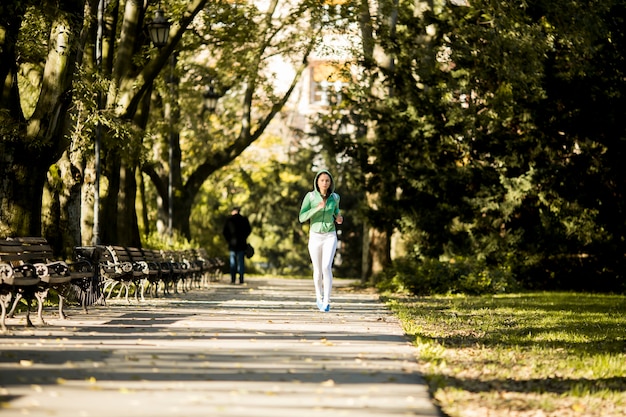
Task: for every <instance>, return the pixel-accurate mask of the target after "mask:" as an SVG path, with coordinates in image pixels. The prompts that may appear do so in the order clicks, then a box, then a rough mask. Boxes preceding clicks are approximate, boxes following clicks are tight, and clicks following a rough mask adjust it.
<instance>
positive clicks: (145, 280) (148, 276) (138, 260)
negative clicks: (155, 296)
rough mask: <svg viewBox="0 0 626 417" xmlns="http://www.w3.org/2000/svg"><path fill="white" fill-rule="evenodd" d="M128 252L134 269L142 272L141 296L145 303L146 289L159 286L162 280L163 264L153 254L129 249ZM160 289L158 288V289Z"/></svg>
mask: <svg viewBox="0 0 626 417" xmlns="http://www.w3.org/2000/svg"><path fill="white" fill-rule="evenodd" d="M126 252H128V255H129V256H130V259H131V261H132V263H133V269H135V270H138V271H141V274H142V277H141V279H140V281H139V288H138V289H139V290H140V292H139V295H140V297H141V300H142V301H144V300H145V298H144V292H145V289H146V288H148V290H149V289H150V287H151V286H153V285H157V284H158V282H159V280H160V279H161V264H160V263H159V262H158V260H156V259H154V256H153V253H152V252H149V251H146V250H142V249H141V248H134V247H127V248H126ZM157 288H158V287H157Z"/></svg>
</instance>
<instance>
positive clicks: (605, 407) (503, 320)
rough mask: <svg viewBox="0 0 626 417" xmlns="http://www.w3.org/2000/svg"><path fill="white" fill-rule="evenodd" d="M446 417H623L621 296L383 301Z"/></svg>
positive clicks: (624, 300)
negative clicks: (412, 345)
mask: <svg viewBox="0 0 626 417" xmlns="http://www.w3.org/2000/svg"><path fill="white" fill-rule="evenodd" d="M388 303H389V305H390V306H391V307H392V308H393V309H394V311H396V313H397V314H398V316H399V317H400V319H401V321H402V323H403V326H404V330H405V332H406V333H407V334H408V335H409V336H410V337H412V338H413V340H414V343H415V346H416V348H417V352H418V358H417V359H418V363H419V365H420V369H421V371H422V372H423V374H424V375H425V377H426V379H427V380H428V382H429V384H430V389H431V392H432V395H433V397H434V398H435V400H436V401H437V402H438V403H439V405H440V406H441V408H442V410H443V411H444V412H445V413H447V414H448V415H449V416H454V417H456V416H480V415H490V416H512V415H515V416H536V415H542V416H570V415H571V416H578V415H579V416H598V417H599V416H602V417H606V416H618V415H619V416H622V415H626V314H625V313H626V297H624V296H617V295H595V294H573V293H532V294H515V295H500V296H482V297H463V296H448V297H444V296H441V297H419V298H417V297H415V298H410V297H400V296H390V297H389V298H388Z"/></svg>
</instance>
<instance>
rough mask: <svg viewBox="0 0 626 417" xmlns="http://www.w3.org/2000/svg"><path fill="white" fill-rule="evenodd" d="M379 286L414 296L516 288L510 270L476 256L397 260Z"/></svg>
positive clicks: (506, 290) (496, 292)
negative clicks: (444, 259)
mask: <svg viewBox="0 0 626 417" xmlns="http://www.w3.org/2000/svg"><path fill="white" fill-rule="evenodd" d="M383 274H384V277H383V279H382V280H380V282H379V284H378V288H379V289H381V290H384V291H394V292H397V291H401V292H408V293H410V294H413V295H433V294H471V295H478V294H498V293H503V292H510V291H513V290H516V289H517V285H516V283H515V280H514V277H513V274H512V273H511V271H510V269H508V268H506V267H503V266H490V265H487V264H486V263H485V262H484V261H479V260H476V259H464V258H460V259H459V258H455V259H451V260H449V261H441V260H436V259H425V260H421V261H420V260H415V259H410V258H402V259H396V260H394V262H393V265H392V266H391V267H390V268H388V269H386V270H385V272H384V273H383Z"/></svg>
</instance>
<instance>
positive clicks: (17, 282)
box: [0, 239, 41, 332]
mask: <svg viewBox="0 0 626 417" xmlns="http://www.w3.org/2000/svg"><path fill="white" fill-rule="evenodd" d="M40 281H41V279H40V277H39V275H38V274H37V269H36V268H35V266H34V265H32V264H30V263H29V262H28V259H27V257H25V256H24V251H23V248H22V244H21V243H20V242H17V241H15V240H8V239H2V240H0V306H1V309H2V317H1V318H0V327H1V328H2V331H3V332H5V331H6V330H7V327H6V317H7V309H8V307H9V305H10V303H11V300H12V298H13V297H16V299H17V297H18V296H19V297H20V298H22V297H23V298H24V299H25V300H26V303H27V311H26V325H27V326H32V322H31V321H30V305H31V302H32V300H33V298H34V297H35V293H36V292H37V291H38V290H39V283H40Z"/></svg>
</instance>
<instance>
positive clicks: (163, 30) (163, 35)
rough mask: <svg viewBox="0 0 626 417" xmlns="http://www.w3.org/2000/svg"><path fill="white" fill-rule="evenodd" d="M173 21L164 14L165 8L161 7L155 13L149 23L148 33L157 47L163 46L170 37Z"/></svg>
mask: <svg viewBox="0 0 626 417" xmlns="http://www.w3.org/2000/svg"><path fill="white" fill-rule="evenodd" d="M170 26H171V23H170V22H169V21H168V20H167V19H166V18H165V16H164V15H163V10H161V9H159V10H157V11H156V12H155V13H154V19H152V21H151V22H150V23H148V34H149V35H150V40H151V41H152V43H153V44H154V46H156V47H157V48H162V47H163V46H165V44H166V43H167V40H168V39H169V37H170Z"/></svg>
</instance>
